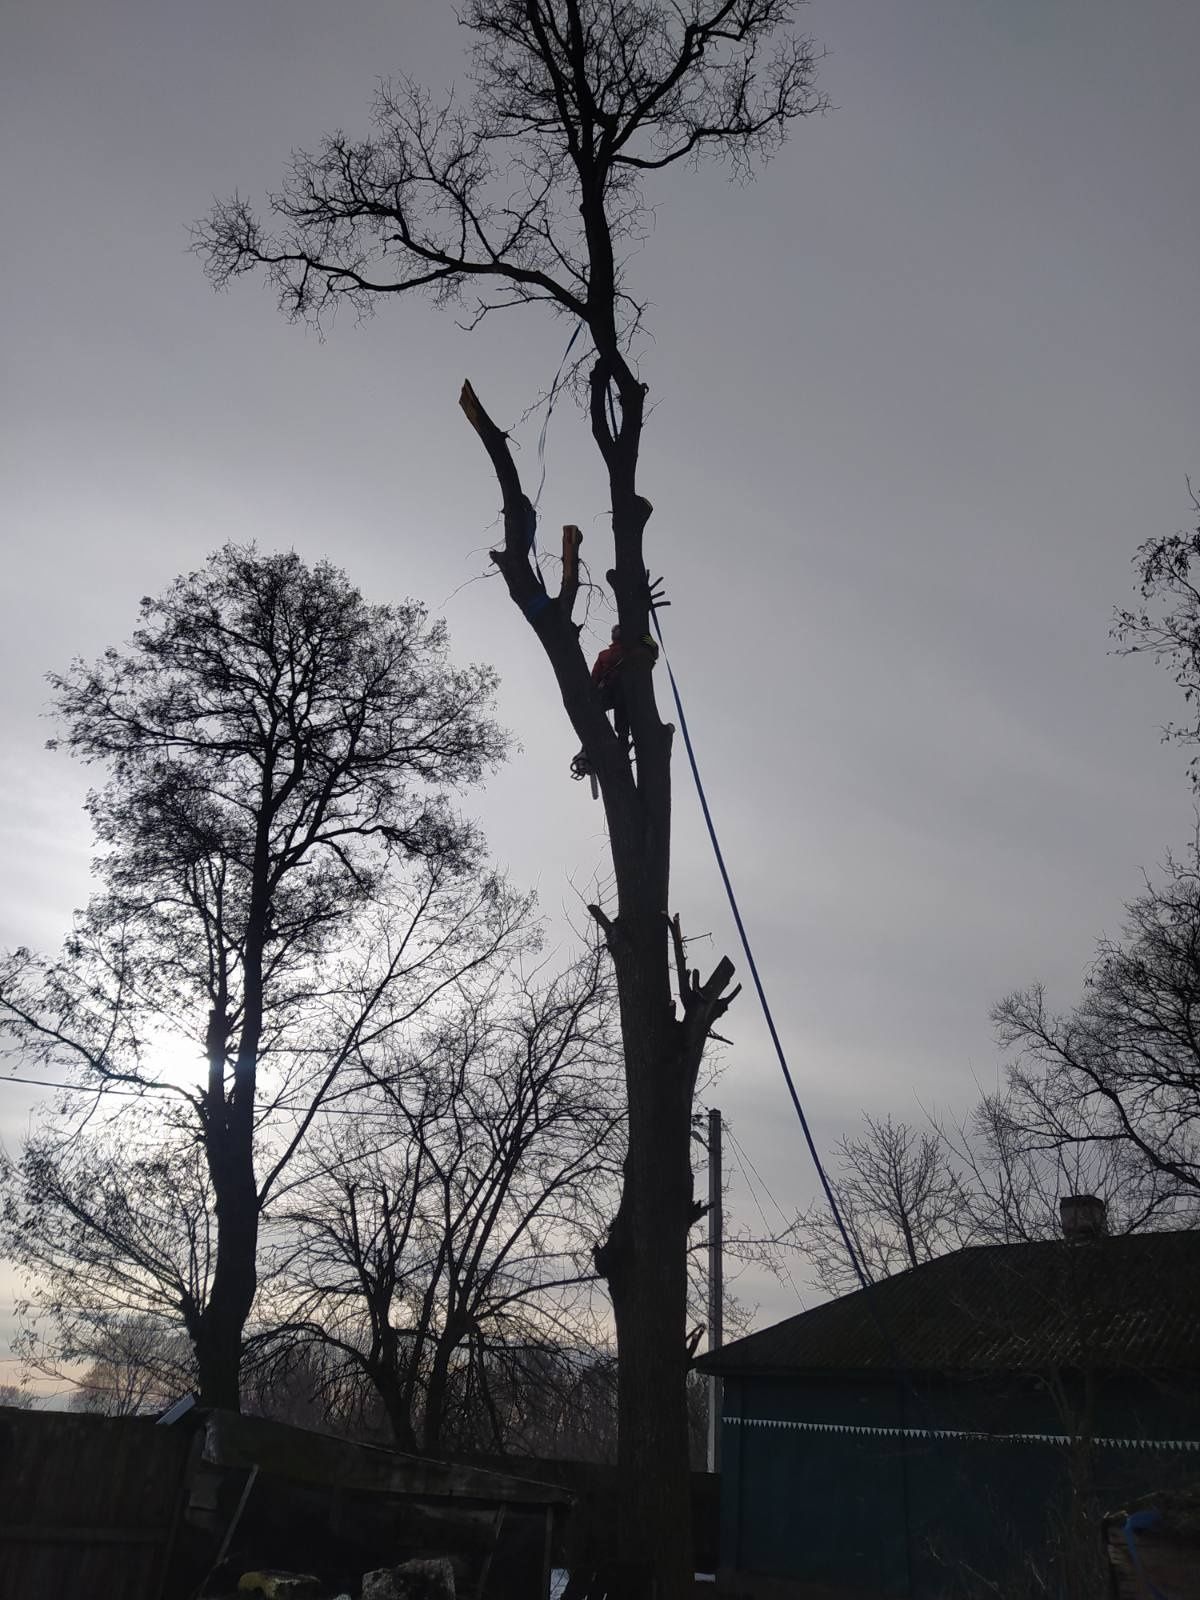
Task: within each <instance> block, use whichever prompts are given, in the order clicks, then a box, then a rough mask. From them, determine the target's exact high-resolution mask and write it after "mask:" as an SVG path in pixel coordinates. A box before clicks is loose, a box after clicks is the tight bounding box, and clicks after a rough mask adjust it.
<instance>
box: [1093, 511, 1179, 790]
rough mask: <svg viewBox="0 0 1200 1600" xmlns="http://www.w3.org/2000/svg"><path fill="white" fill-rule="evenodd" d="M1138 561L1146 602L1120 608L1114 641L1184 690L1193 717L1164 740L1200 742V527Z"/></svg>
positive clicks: (1155, 546) (1161, 542)
mask: <svg viewBox="0 0 1200 1600" xmlns="http://www.w3.org/2000/svg"><path fill="white" fill-rule="evenodd" d="M1188 487H1189V489H1190V488H1191V485H1190V484H1189V485H1188ZM1192 506H1193V509H1194V510H1195V511H1196V512H1200V499H1198V498H1197V496H1196V495H1195V494H1194V493H1193V494H1192ZM1133 561H1134V567H1135V569H1136V571H1137V575H1138V586H1139V588H1140V590H1141V596H1142V603H1141V605H1140V606H1137V607H1126V606H1118V607H1117V609H1116V611H1115V612H1114V615H1113V626H1112V634H1113V637H1114V638H1115V639H1116V641H1117V645H1118V650H1119V653H1120V654H1122V655H1148V656H1150V657H1152V658H1153V659H1154V660H1156V661H1158V662H1160V663H1161V664H1162V665H1163V666H1165V667H1166V668H1167V670H1168V671H1169V672H1170V673H1171V675H1172V677H1173V678H1174V679H1175V682H1176V684H1177V685H1178V686H1179V688H1181V689H1182V690H1183V698H1184V701H1185V702H1186V704H1188V705H1189V706H1190V707H1191V708H1192V713H1193V715H1192V717H1191V719H1190V720H1189V721H1188V722H1187V723H1185V724H1183V725H1180V724H1178V723H1171V724H1170V725H1169V726H1168V727H1166V728H1165V729H1164V730H1163V733H1164V737H1165V738H1167V739H1170V740H1172V741H1174V742H1176V743H1178V744H1184V745H1197V744H1200V585H1198V584H1197V581H1196V578H1195V577H1194V575H1193V572H1192V568H1193V566H1194V565H1195V564H1196V563H1197V562H1200V526H1198V527H1197V528H1196V529H1195V531H1194V532H1192V533H1175V534H1171V535H1169V536H1168V537H1167V538H1165V539H1161V538H1160V539H1148V540H1146V542H1145V543H1144V544H1142V545H1140V546H1139V548H1138V550H1137V551H1136V553H1135V555H1134V558H1133ZM1198 761H1200V757H1193V758H1192V764H1191V765H1192V780H1193V782H1194V783H1197V784H1200V769H1198V768H1197V762H1198Z"/></svg>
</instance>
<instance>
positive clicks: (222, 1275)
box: [196, 1118, 258, 1411]
mask: <svg viewBox="0 0 1200 1600" xmlns="http://www.w3.org/2000/svg"><path fill="white" fill-rule="evenodd" d="M230 1122H232V1118H231V1119H230ZM239 1131H240V1133H241V1136H240V1137H235V1135H234V1134H233V1130H232V1128H231V1126H230V1124H229V1123H226V1124H225V1126H224V1127H223V1128H222V1130H221V1132H220V1133H219V1134H218V1135H217V1137H218V1139H219V1140H220V1141H221V1142H222V1143H223V1144H224V1145H225V1148H224V1149H222V1150H221V1151H220V1152H219V1153H218V1152H214V1155H215V1156H216V1159H215V1160H212V1159H210V1171H211V1173H212V1178H213V1189H214V1200H215V1210H216V1214H217V1259H216V1266H215V1268H214V1270H213V1280H212V1291H211V1293H210V1294H209V1298H208V1304H207V1305H206V1306H205V1307H204V1310H203V1312H202V1313H201V1317H200V1325H199V1335H198V1337H197V1339H196V1366H197V1371H198V1376H199V1382H200V1403H201V1405H206V1406H222V1407H225V1408H226V1409H228V1410H230V1411H237V1410H239V1409H240V1408H241V1381H240V1373H241V1360H242V1332H243V1330H244V1328H245V1326H246V1319H247V1318H248V1317H249V1315H250V1308H251V1306H252V1305H253V1304H254V1295H255V1291H256V1290H257V1288H258V1269H257V1254H258V1193H257V1189H256V1186H255V1182H254V1159H253V1152H252V1149H251V1145H250V1137H249V1130H239ZM235 1144H236V1148H234V1146H235Z"/></svg>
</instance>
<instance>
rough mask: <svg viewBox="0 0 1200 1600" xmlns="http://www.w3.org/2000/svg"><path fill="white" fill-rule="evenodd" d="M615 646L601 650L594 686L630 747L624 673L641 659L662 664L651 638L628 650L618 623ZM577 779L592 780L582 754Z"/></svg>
mask: <svg viewBox="0 0 1200 1600" xmlns="http://www.w3.org/2000/svg"><path fill="white" fill-rule="evenodd" d="M610 638H611V643H609V644H608V645H606V646H605V648H604V649H603V650H601V652H600V654H599V655H598V656H597V657H596V659H595V661H594V662H593V664H592V685H593V687H594V688H595V690H596V692H597V693H598V694H599V696H600V704H601V705H602V706H603V707H604V709H605V710H606V711H611V712H612V716H613V729H614V732H615V733H616V735H617V738H618V739H620V741H621V743H622V744H624V745H627V744H628V743H629V709H628V707H627V705H626V703H625V678H624V670H625V668H626V666H627V665H628V663H629V662H630V661H631V660H632V659H633V658H635V657H637V656H642V657H648V658H649V661H650V665H651V666H653V665H654V664H655V662H656V661H657V660H658V646H657V645H656V644H655V642H654V640H653V638H652V637H651V635H650V634H648V633H647V634H643V636H642V638H641V639H640V640H639V641H638V643H637V644H635V645H632V646H628V645H626V644H625V643H624V642H623V640H622V638H621V625H620V623H615V624H614V626H613V630H612V634H611V636H610ZM571 776H572V777H573V778H590V777H591V776H592V771H591V765H590V763H589V762H588V759H587V756H586V755H585V754H584V752H583V751H582V750H581V751H580V752H579V754H578V755H577V756H576V757H575V758H574V760H573V761H572V762H571Z"/></svg>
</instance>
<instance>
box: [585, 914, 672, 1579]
mask: <svg viewBox="0 0 1200 1600" xmlns="http://www.w3.org/2000/svg"><path fill="white" fill-rule="evenodd" d="M659 920H660V922H661V921H662V920H663V919H659ZM619 926H620V931H621V933H622V934H625V933H626V932H627V930H626V928H625V927H624V919H623V918H622V919H620V924H619ZM640 942H641V941H637V940H636V939H631V940H630V943H631V944H632V945H633V946H634V948H633V949H630V950H622V953H621V958H620V959H619V960H618V962H617V972H618V983H619V992H620V997H621V1017H622V1025H623V1029H624V1037H625V1040H626V1045H625V1058H626V1061H625V1070H626V1081H627V1085H628V1095H629V1149H628V1154H627V1156H626V1160H625V1168H624V1184H623V1187H622V1193H621V1204H620V1208H619V1210H618V1212H617V1215H616V1217H615V1219H614V1221H613V1224H612V1228H611V1231H610V1234H609V1237H608V1239H607V1240H606V1242H605V1244H604V1245H603V1246H602V1248H601V1249H600V1250H599V1251H598V1252H597V1266H598V1268H599V1270H600V1271H601V1273H602V1274H603V1276H604V1277H605V1278H606V1279H607V1281H608V1285H609V1291H610V1293H611V1295H612V1302H613V1313H614V1316H615V1320H616V1327H617V1348H618V1351H619V1357H620V1358H619V1361H618V1365H617V1420H618V1455H619V1464H620V1469H621V1470H620V1477H619V1500H618V1551H619V1556H620V1561H621V1564H622V1566H623V1567H624V1568H625V1569H627V1570H626V1573H625V1574H624V1576H625V1579H626V1585H627V1587H628V1589H629V1591H630V1594H631V1596H632V1595H633V1594H635V1593H638V1592H641V1591H642V1590H643V1581H642V1580H648V1579H649V1577H650V1575H652V1574H653V1576H654V1578H655V1579H656V1580H657V1581H656V1588H655V1591H654V1592H655V1593H656V1595H657V1596H658V1597H660V1600H666V1597H668V1596H678V1595H682V1594H684V1593H686V1592H688V1591H690V1587H691V1570H690V1561H691V1548H692V1541H691V1499H690V1476H689V1461H688V1420H687V1368H688V1359H687V1353H686V1333H687V1236H688V1230H689V1227H690V1225H691V1221H692V1216H693V1206H692V1168H691V1151H690V1129H691V1100H692V1083H691V1075H690V1074H689V1072H688V1071H687V1067H686V1064H685V1063H684V1062H683V1061H682V1060H681V1057H680V1052H679V1049H678V1041H677V1039H675V1038H673V1037H672V1035H674V1034H675V1033H676V1030H677V1029H678V1023H676V1022H675V1021H674V1019H673V1018H672V1017H671V1015H670V1010H669V1003H670V1002H669V994H667V995H666V1004H665V1005H664V1003H663V999H664V996H663V993H662V991H665V990H666V989H667V976H666V949H665V932H664V933H662V934H660V935H659V937H658V938H657V939H655V940H653V941H652V943H651V948H650V949H649V950H640V951H639V950H638V949H637V945H638V943H640ZM622 943H623V941H622ZM618 948H619V949H620V948H621V946H620V945H619V946H618ZM647 958H649V959H647ZM656 969H657V970H656ZM622 977H623V978H624V981H623V982H622V981H621V979H622ZM656 991H659V992H658V993H656ZM645 1592H647V1593H648V1592H649V1589H648V1588H646V1590H645Z"/></svg>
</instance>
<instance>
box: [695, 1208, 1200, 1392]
mask: <svg viewBox="0 0 1200 1600" xmlns="http://www.w3.org/2000/svg"><path fill="white" fill-rule="evenodd" d="M698 1365H699V1366H700V1367H701V1368H702V1369H703V1370H704V1371H706V1372H729V1373H738V1372H763V1373H769V1372H796V1371H813V1370H821V1369H840V1370H843V1371H846V1370H854V1371H865V1370H870V1369H872V1368H874V1369H879V1370H889V1369H895V1368H897V1367H900V1368H906V1369H911V1370H926V1371H939V1372H979V1371H996V1370H1002V1371H1038V1370H1045V1369H1047V1368H1051V1367H1071V1366H1078V1365H1085V1366H1088V1367H1091V1368H1106V1367H1107V1368H1124V1367H1137V1368H1142V1369H1145V1368H1151V1369H1159V1370H1162V1369H1172V1370H1178V1369H1180V1368H1200V1230H1189V1231H1181V1232H1177V1233H1142V1234H1127V1235H1125V1236H1123V1237H1121V1238H1112V1239H1109V1238H1105V1239H1096V1240H1090V1241H1087V1242H1084V1243H1079V1244H1066V1243H1064V1242H1062V1241H1060V1240H1048V1241H1046V1242H1045V1243H1040V1244H1007V1245H974V1246H971V1247H970V1248H968V1249H966V1250H956V1251H954V1252H953V1253H952V1254H950V1255H945V1256H940V1257H938V1259H937V1260H935V1261H928V1262H925V1263H924V1264H922V1265H921V1266H919V1267H914V1268H913V1269H912V1270H911V1271H909V1272H902V1273H898V1274H897V1275H896V1276H895V1277H893V1278H885V1279H883V1280H881V1281H880V1282H879V1283H876V1284H873V1285H872V1286H871V1288H869V1289H859V1290H857V1291H856V1292H855V1293H853V1294H848V1295H843V1296H842V1297H841V1298H840V1299H838V1300H831V1301H829V1302H828V1303H827V1304H826V1305H822V1306H816V1307H814V1309H813V1310H811V1311H804V1312H801V1314H800V1315H799V1316H796V1317H789V1318H788V1320H787V1321H786V1322H779V1323H776V1324H775V1326H774V1327H771V1328H764V1329H763V1330H762V1331H761V1332H760V1333H752V1334H750V1335H749V1336H748V1337H747V1338H745V1339H739V1340H737V1341H736V1342H735V1343H733V1344H729V1345H726V1346H725V1348H724V1349H723V1350H720V1351H717V1352H716V1353H715V1354H714V1355H711V1356H705V1357H702V1358H701V1360H700V1361H699V1363H698Z"/></svg>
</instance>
